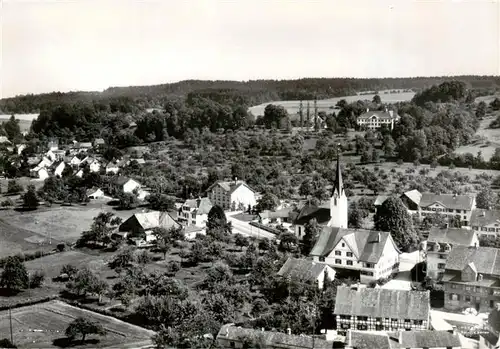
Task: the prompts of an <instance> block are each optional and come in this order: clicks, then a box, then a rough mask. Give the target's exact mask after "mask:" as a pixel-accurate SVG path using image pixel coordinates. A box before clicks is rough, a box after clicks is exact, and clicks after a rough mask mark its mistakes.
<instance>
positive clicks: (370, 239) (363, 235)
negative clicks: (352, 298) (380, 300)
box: [309, 226, 401, 283]
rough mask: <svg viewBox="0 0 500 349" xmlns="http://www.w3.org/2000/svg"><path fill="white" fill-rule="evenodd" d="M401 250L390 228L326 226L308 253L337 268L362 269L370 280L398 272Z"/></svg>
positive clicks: (361, 276) (362, 278) (365, 279)
mask: <svg viewBox="0 0 500 349" xmlns="http://www.w3.org/2000/svg"><path fill="white" fill-rule="evenodd" d="M400 254H401V252H400V251H399V249H398V248H397V246H396V244H395V242H394V240H393V239H392V236H391V234H390V233H389V232H384V231H370V230H363V229H347V228H335V227H328V226H327V227H323V231H322V232H321V233H320V235H319V237H318V240H317V241H316V244H315V245H314V247H313V249H312V250H311V253H310V254H309V256H310V257H312V259H313V260H314V261H316V262H322V263H326V264H328V265H330V266H331V267H333V268H334V269H335V270H337V271H338V270H344V271H348V272H354V273H356V274H357V273H359V279H360V281H361V282H362V283H369V282H372V281H376V280H380V279H384V278H388V277H389V276H391V275H392V274H394V273H397V272H398V271H399V255H400Z"/></svg>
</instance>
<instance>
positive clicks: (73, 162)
mask: <svg viewBox="0 0 500 349" xmlns="http://www.w3.org/2000/svg"><path fill="white" fill-rule="evenodd" d="M81 162H82V160H80V158H78V157H77V156H73V157H72V158H71V160H70V161H69V163H70V165H73V166H79V165H80V163H81Z"/></svg>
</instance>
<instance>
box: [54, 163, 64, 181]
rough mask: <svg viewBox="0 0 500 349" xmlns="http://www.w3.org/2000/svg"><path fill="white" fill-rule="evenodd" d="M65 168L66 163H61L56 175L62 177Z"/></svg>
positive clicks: (56, 169)
mask: <svg viewBox="0 0 500 349" xmlns="http://www.w3.org/2000/svg"><path fill="white" fill-rule="evenodd" d="M65 168H66V164H65V163H64V161H61V162H60V163H59V165H57V166H56V168H55V170H54V175H55V176H59V177H61V176H62V173H63V171H64V169H65Z"/></svg>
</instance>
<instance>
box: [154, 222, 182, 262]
mask: <svg viewBox="0 0 500 349" xmlns="http://www.w3.org/2000/svg"><path fill="white" fill-rule="evenodd" d="M153 235H154V236H155V237H156V248H157V249H158V251H159V252H161V253H163V259H166V258H167V253H168V251H170V249H171V248H172V247H173V245H175V244H176V243H177V241H183V240H184V239H185V236H184V231H183V229H182V228H174V227H172V228H170V229H169V230H167V229H165V228H159V227H157V228H154V229H153Z"/></svg>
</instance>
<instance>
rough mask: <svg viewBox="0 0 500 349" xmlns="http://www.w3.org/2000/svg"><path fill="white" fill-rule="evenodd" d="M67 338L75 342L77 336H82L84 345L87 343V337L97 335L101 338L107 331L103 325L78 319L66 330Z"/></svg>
mask: <svg viewBox="0 0 500 349" xmlns="http://www.w3.org/2000/svg"><path fill="white" fill-rule="evenodd" d="M65 334H66V337H68V338H69V339H70V340H72V341H73V340H75V339H76V337H77V336H82V340H81V341H82V343H84V342H85V337H86V336H87V335H89V334H97V335H99V336H104V335H106V330H105V329H104V327H102V325H101V324H99V323H97V322H93V321H90V320H88V319H86V318H83V317H78V318H76V319H75V320H74V321H73V322H72V323H70V324H69V326H68V327H67V328H66V332H65Z"/></svg>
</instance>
